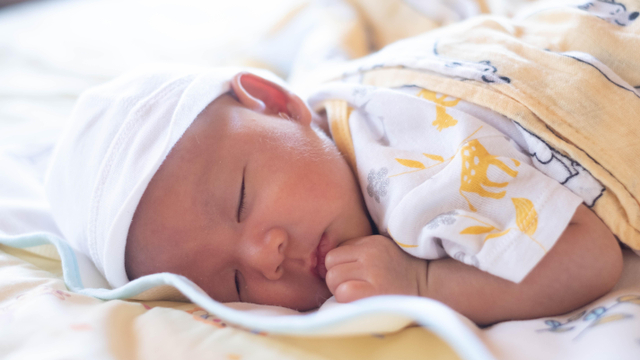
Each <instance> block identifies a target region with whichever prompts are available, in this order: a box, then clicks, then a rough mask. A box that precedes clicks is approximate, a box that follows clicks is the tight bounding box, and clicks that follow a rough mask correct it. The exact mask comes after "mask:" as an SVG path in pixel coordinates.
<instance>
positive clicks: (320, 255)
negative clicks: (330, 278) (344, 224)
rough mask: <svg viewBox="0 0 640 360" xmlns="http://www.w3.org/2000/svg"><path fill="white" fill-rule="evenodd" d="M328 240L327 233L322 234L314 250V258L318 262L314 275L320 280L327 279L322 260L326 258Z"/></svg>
mask: <svg viewBox="0 0 640 360" xmlns="http://www.w3.org/2000/svg"><path fill="white" fill-rule="evenodd" d="M330 246H331V245H330V244H329V239H328V238H327V233H323V234H322V237H321V238H320V242H319V243H318V247H317V248H316V256H317V259H318V261H317V262H316V273H317V274H318V276H319V277H320V278H322V279H324V278H326V277H327V267H326V266H325V264H324V259H325V258H326V257H327V253H328V252H329V250H330Z"/></svg>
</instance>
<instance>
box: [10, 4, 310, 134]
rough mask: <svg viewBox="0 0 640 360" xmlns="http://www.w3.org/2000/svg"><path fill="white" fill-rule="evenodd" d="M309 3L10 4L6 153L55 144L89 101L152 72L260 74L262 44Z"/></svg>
mask: <svg viewBox="0 0 640 360" xmlns="http://www.w3.org/2000/svg"><path fill="white" fill-rule="evenodd" d="M304 3H305V1H303V0H270V1H260V0H233V1H219V0H213V1H202V0H179V1H178V0H31V1H18V0H0V5H2V6H1V7H0V144H3V145H8V143H9V142H14V141H15V140H16V139H15V136H16V134H20V133H21V132H22V131H20V130H21V129H24V128H30V129H36V128H39V129H41V130H42V131H43V132H44V134H43V136H46V135H45V134H50V135H51V136H55V134H56V133H57V132H58V130H59V129H60V128H61V127H62V126H63V125H64V122H65V119H66V118H68V116H69V114H70V112H71V109H72V106H73V103H74V101H75V100H76V98H77V96H78V95H79V94H80V92H82V91H83V90H84V89H86V88H87V87H90V86H93V85H97V84H100V83H102V82H104V81H107V80H109V79H111V78H113V77H115V76H117V75H119V74H121V73H123V72H125V71H128V70H130V69H132V68H135V67H137V66H140V65H142V64H145V63H149V62H184V63H191V64H200V65H212V66H213V65H226V64H236V65H238V64H247V65H260V64H258V63H257V62H258V61H257V60H255V58H256V56H254V55H252V54H255V52H256V49H257V48H256V46H255V45H256V43H257V42H259V40H260V39H261V38H262V37H264V36H265V35H267V34H268V32H269V31H270V30H271V29H274V28H277V23H278V22H279V21H282V20H283V19H284V18H285V17H286V16H285V15H287V14H289V13H291V12H292V11H293V12H295V10H296V9H297V8H300V7H301V6H303V5H304ZM258 50H259V49H258ZM250 59H254V60H250ZM280 75H285V74H282V73H281V74H280ZM31 140H33V139H31Z"/></svg>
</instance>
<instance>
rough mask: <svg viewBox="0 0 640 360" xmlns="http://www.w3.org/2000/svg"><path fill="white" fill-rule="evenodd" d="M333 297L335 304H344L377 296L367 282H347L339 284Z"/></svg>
mask: <svg viewBox="0 0 640 360" xmlns="http://www.w3.org/2000/svg"><path fill="white" fill-rule="evenodd" d="M333 295H335V297H336V301H337V302H339V303H346V302H352V301H356V300H359V299H362V298H366V297H370V296H374V295H378V294H377V293H376V291H375V288H374V287H373V285H371V284H370V283H369V282H367V281H364V280H349V281H347V282H343V283H342V284H340V285H339V286H338V288H337V289H336V291H335V292H334V293H333Z"/></svg>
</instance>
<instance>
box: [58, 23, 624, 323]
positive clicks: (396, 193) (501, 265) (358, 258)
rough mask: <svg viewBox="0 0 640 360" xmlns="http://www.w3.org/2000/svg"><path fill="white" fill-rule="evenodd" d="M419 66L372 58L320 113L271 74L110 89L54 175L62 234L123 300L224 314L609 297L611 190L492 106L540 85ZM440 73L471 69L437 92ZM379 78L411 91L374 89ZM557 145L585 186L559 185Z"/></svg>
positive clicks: (185, 77)
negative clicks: (327, 304)
mask: <svg viewBox="0 0 640 360" xmlns="http://www.w3.org/2000/svg"><path fill="white" fill-rule="evenodd" d="M485 36H486V34H485ZM436 40H437V39H435V40H434V39H426V40H425V39H417V40H410V41H417V42H420V41H422V42H423V43H421V44H422V45H424V43H425V42H428V43H430V44H431V46H432V47H433V46H438V44H439V43H438V41H436ZM403 44H404V45H403ZM415 44H416V43H413V44H412V43H411V42H409V43H407V42H404V43H399V44H396V45H394V46H395V48H392V50H393V51H392V52H391V53H392V55H393V54H395V55H394V56H397V54H403V52H402V50H405V49H411V48H415V46H413V45H415ZM434 44H435V45H434ZM440 44H442V42H440ZM402 46H405V48H403V47H402ZM440 46H442V45H440ZM398 50H400V51H398ZM489 50H491V48H489ZM540 51H541V52H542V53H548V52H549V51H548V50H545V49H544V48H542V49H541V50H540ZM409 52H410V51H409ZM497 53H500V54H503V52H500V51H498V52H497ZM381 54H383V57H384V54H385V53H384V51H383V52H382V53H381ZM387 54H389V52H387ZM418 54H419V52H418ZM575 56H578V55H575ZM396 58H397V57H396ZM371 59H373V60H375V61H377V60H379V59H381V58H380V57H378V58H375V57H373V58H371ZM371 59H369V60H366V61H371ZM405 60H406V64H405V65H404V66H405V67H404V68H402V69H400V70H399V69H398V67H397V65H398V62H397V61H396V62H395V63H391V62H390V63H389V64H390V65H389V70H390V71H393V72H392V73H389V74H387V73H379V72H380V71H381V69H383V68H384V67H385V66H386V65H384V64H383V66H380V64H381V63H379V62H376V63H375V64H373V65H372V66H370V67H369V68H367V66H362V65H363V63H359V64H356V65H357V66H354V68H357V71H354V72H352V73H344V74H346V75H345V76H343V77H342V78H341V82H338V83H336V82H333V83H329V84H328V85H323V86H321V87H318V88H317V89H315V90H314V91H313V94H312V96H311V97H310V98H309V102H310V103H311V105H312V108H313V109H314V110H315V111H312V110H311V109H310V108H309V107H308V105H307V103H306V102H305V101H303V100H302V99H301V98H300V97H298V96H296V95H295V94H294V93H293V92H291V91H290V90H289V89H288V87H287V86H286V85H284V84H283V83H282V82H281V81H280V80H278V79H277V78H275V76H273V75H271V74H269V73H266V72H264V71H259V70H251V69H235V68H218V69H200V68H197V69H194V68H176V67H160V68H152V69H147V70H144V71H139V72H134V73H131V74H128V75H124V76H122V77H120V78H118V79H116V80H114V81H112V82H109V83H107V84H105V85H103V86H100V87H97V88H94V89H91V90H89V91H87V92H86V93H85V94H83V95H82V96H81V98H80V99H79V101H78V103H77V105H76V107H75V110H74V113H73V115H72V119H71V122H70V126H69V128H68V129H67V131H66V132H65V134H64V135H63V137H62V139H61V141H60V142H59V145H58V147H57V149H56V152H55V155H54V158H53V160H52V166H51V170H50V173H49V175H48V180H47V194H48V198H49V199H50V202H51V205H52V209H53V213H54V216H55V217H56V221H57V223H58V225H59V226H60V228H61V230H62V232H63V234H64V235H65V237H66V239H67V240H68V241H69V242H70V243H71V244H72V246H74V247H75V248H77V249H78V250H80V251H82V252H84V253H86V254H87V255H88V256H89V257H90V258H91V259H92V261H93V262H94V263H95V265H96V267H97V268H98V269H99V270H100V271H101V272H102V274H103V275H104V276H105V278H106V279H107V281H108V282H109V283H110V284H111V285H112V286H114V287H118V286H122V285H124V284H126V283H127V282H128V281H130V280H133V279H136V278H140V277H143V276H145V275H149V274H154V273H159V272H171V273H176V274H180V275H184V276H186V277H187V278H189V279H191V280H192V281H194V282H195V283H196V284H197V285H199V286H200V287H201V288H202V289H203V290H204V291H205V292H206V293H207V294H208V295H210V296H211V297H212V298H213V299H215V300H218V301H221V302H235V301H241V302H250V303H256V304H266V305H278V306H284V307H288V308H292V309H296V310H300V311H305V310H310V309H314V308H317V307H319V306H320V305H321V304H322V303H323V302H324V301H325V300H327V299H328V298H329V297H331V296H332V295H333V296H335V298H336V300H337V301H338V302H351V301H355V300H358V299H361V298H364V297H370V296H375V295H383V294H404V295H414V296H424V297H429V298H432V299H435V300H439V301H441V302H443V303H445V304H447V305H449V306H450V307H452V308H453V309H455V310H457V311H458V312H460V313H461V314H463V315H465V316H467V317H469V318H470V319H471V320H473V321H474V322H476V323H478V324H491V323H495V322H497V321H503V320H508V319H526V318H534V317H541V316H550V315H556V314H561V313H565V312H567V311H570V310H572V309H575V308H577V307H579V306H582V305H584V304H586V303H589V302H591V301H593V300H594V299H596V298H597V297H599V296H601V295H603V294H604V293H606V292H607V291H609V290H610V289H611V288H612V287H613V285H614V284H615V283H616V281H617V280H618V278H619V276H620V273H621V268H622V257H621V251H620V246H619V244H618V242H617V240H616V237H615V236H614V234H613V233H612V230H610V228H611V225H609V224H607V225H605V223H604V222H603V221H602V220H601V219H600V217H602V216H601V215H600V214H598V215H596V213H595V212H594V211H592V210H591V209H590V208H589V207H593V206H594V204H595V202H596V201H598V198H599V196H600V195H602V192H603V191H604V190H605V188H604V187H603V185H602V184H601V180H600V179H598V178H595V177H594V176H592V175H591V173H589V172H588V171H586V170H585V169H584V167H586V166H587V165H585V164H582V165H580V164H579V163H577V161H576V160H575V159H571V158H569V157H568V156H566V155H562V154H560V153H559V152H558V151H557V150H556V149H554V148H551V147H549V144H548V142H544V141H542V139H543V137H542V136H541V135H539V134H538V133H536V132H535V131H534V130H535V127H531V128H529V127H527V126H526V122H525V121H524V120H522V121H520V122H517V121H515V120H514V118H515V115H514V116H513V117H506V116H505V114H506V113H508V111H501V110H500V107H499V106H498V107H496V108H491V106H489V105H488V103H486V102H483V96H489V97H490V98H491V96H492V95H490V92H491V91H492V90H493V89H498V90H500V91H505V90H504V89H505V87H514V88H516V89H517V88H518V86H521V85H520V84H519V80H518V79H517V74H515V73H514V74H511V73H508V72H504V71H505V70H504V68H501V69H500V71H498V69H497V68H496V67H495V64H496V63H497V62H499V61H497V60H493V61H489V60H483V61H484V62H479V61H478V62H475V63H473V62H472V61H467V62H466V63H465V62H464V61H453V60H451V58H448V57H441V58H440V55H439V54H438V56H434V55H433V53H431V54H427V55H424V57H419V58H418V60H416V57H415V56H413V57H407V58H406V59H405ZM421 60H425V61H424V62H423V63H420V61H421ZM427 60H428V61H427ZM375 61H374V62H375ZM412 61H413V63H412ZM447 63H448V64H449V66H448V68H449V69H452V70H449V69H447V66H445V65H443V64H447ZM364 64H365V65H366V63H364ZM407 64H409V65H411V64H413V65H415V67H416V68H418V69H419V70H420V71H417V72H415V73H412V72H410V70H409V67H410V66H409V65H407ZM416 64H417V65H416ZM425 64H426V65H425ZM465 64H468V65H469V66H467V67H465ZM482 65H484V67H486V68H489V67H490V66H491V67H492V68H491V69H489V70H490V71H486V70H484V68H482ZM429 66H431V68H430V69H431V71H435V70H442V69H445V70H446V71H451V73H444V72H442V71H444V70H442V71H441V75H440V78H438V79H437V80H438V81H437V82H433V81H431V80H433V78H426V80H424V79H423V78H424V76H425V75H424V74H425V71H424V70H425V67H427V68H428V67H429ZM603 66H604V65H603ZM505 68H506V67H505ZM434 69H435V70H434ZM474 69H476V70H477V71H476V73H478V74H481V73H484V75H483V76H484V79H486V80H487V81H484V80H483V78H482V76H478V77H477V78H473V76H472V75H473V74H474V72H473V71H474ZM478 69H479V70H478ZM588 69H591V67H588ZM456 71H457V72H456ZM376 72H378V73H377V74H382V75H383V78H384V77H385V76H386V79H389V78H390V77H391V78H393V80H392V81H389V82H388V83H384V82H383V81H378V82H376V81H372V82H367V77H368V76H369V77H370V76H371V75H376ZM498 72H500V74H499V75H500V76H501V77H500V76H498V75H496V74H497V73H498ZM492 74H493V75H492ZM465 76H466V78H465ZM490 76H494V78H495V79H493V78H490ZM585 76H591V75H589V74H587V75H585ZM434 78H437V77H434ZM420 79H423V80H424V81H420ZM492 79H493V81H489V80H492ZM505 79H507V80H508V81H507V80H505ZM525 80H526V79H524V78H523V79H522V80H521V82H522V84H525V85H523V88H524V86H526V81H525ZM430 81H431V82H430ZM474 81H475V82H476V83H477V82H480V83H482V82H483V81H484V83H482V85H481V86H478V85H474ZM430 84H436V85H433V86H431V85H430ZM438 84H444V85H447V84H448V85H451V89H453V90H452V91H451V92H447V94H448V95H452V94H459V95H458V97H456V98H454V97H450V96H447V95H445V93H442V92H440V91H439V90H440V89H443V86H444V85H438ZM456 84H462V85H460V86H459V87H456V86H458V85H456ZM487 84H490V85H487ZM464 86H470V88H464ZM473 86H476V88H477V89H476V90H473V89H474V88H473ZM469 89H471V90H469ZM474 91H475V92H474ZM478 94H480V95H478ZM578 95H580V94H578ZM578 95H576V94H575V93H572V94H571V96H578ZM587 95H588V94H587ZM585 96H586V95H585ZM463 97H464V99H463ZM495 98H496V99H498V97H497V95H495ZM474 99H475V100H477V101H475V102H474V101H472V100H474ZM498 100H499V99H498ZM496 103H500V102H499V101H496ZM513 108H514V107H511V108H510V109H513ZM522 114H524V110H522ZM521 116H523V117H526V116H525V115H521ZM522 123H525V125H523V124H522ZM575 126H576V127H580V126H581V125H580V124H575ZM532 128H534V129H533V130H532ZM540 146H546V147H544V149H546V151H548V152H551V153H553V154H556V153H557V154H556V156H555V159H556V160H558V161H560V162H561V163H562V164H564V162H563V161H567V162H568V163H569V164H572V165H573V166H574V167H575V168H577V169H582V170H583V171H582V173H581V174H580V176H577V175H576V176H574V178H575V179H574V180H573V181H568V180H569V179H567V181H561V180H560V179H558V178H556V177H557V176H556V175H557V171H556V172H554V171H555V170H553V169H546V168H545V167H544V166H542V165H540V164H538V162H539V160H540V156H541V155H540V154H541V150H539V151H538V152H536V151H532V150H535V149H542V148H536V147H540ZM553 151H555V152H556V153H554V152H553ZM536 156H537V157H536ZM567 159H568V160H567ZM547 163H549V162H547ZM543 165H544V164H543ZM583 166H584V167H583ZM594 189H596V190H597V191H599V195H598V196H597V197H595V196H593V192H594V191H595V190H594ZM585 202H586V205H589V207H587V206H586V205H585ZM616 235H618V234H616ZM621 240H622V241H625V239H621Z"/></svg>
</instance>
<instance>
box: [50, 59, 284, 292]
mask: <svg viewBox="0 0 640 360" xmlns="http://www.w3.org/2000/svg"><path fill="white" fill-rule="evenodd" d="M239 72H253V73H255V74H256V75H259V76H261V77H266V78H268V79H269V80H271V81H275V82H277V83H278V84H279V85H281V86H283V84H282V82H281V81H279V80H278V79H277V77H275V76H274V75H272V74H270V73H267V72H265V71H260V70H252V69H242V68H193V67H175V66H172V67H166V66H165V67H154V68H150V69H146V70H144V71H136V72H133V73H129V74H126V75H123V76H121V77H119V78H117V79H115V80H113V81H111V82H108V83H106V84H104V85H102V86H98V87H96V88H93V89H90V90H88V91H86V92H85V93H83V94H82V95H81V96H80V98H79V99H78V102H77V103H76V105H75V108H74V110H73V113H72V115H71V120H70V124H69V125H68V128H67V129H66V131H65V132H64V134H62V136H61V138H60V139H59V141H58V144H57V147H56V149H55V151H54V155H53V158H52V160H51V165H50V168H49V172H48V175H47V179H46V184H45V187H46V195H47V198H48V200H49V202H50V205H51V211H52V213H53V216H54V218H55V220H56V223H57V224H58V226H59V227H60V230H61V231H62V233H63V234H64V237H65V240H66V241H67V242H69V244H70V245H71V246H72V247H73V248H75V249H76V250H77V251H80V252H81V253H84V254H86V255H87V256H88V257H89V258H90V259H91V260H92V261H93V263H94V264H95V266H96V268H97V269H98V270H99V271H100V272H101V273H102V275H103V276H104V277H105V278H106V280H107V281H108V282H109V284H110V285H111V286H112V287H119V286H122V285H124V284H126V283H127V282H129V279H128V278H127V274H126V271H125V266H124V251H125V245H126V240H127V234H128V232H129V226H130V224H131V219H132V218H133V214H134V212H135V210H136V207H137V206H138V203H139V201H140V199H141V197H142V195H143V193H144V191H145V189H146V188H147V185H148V184H149V181H150V180H151V178H152V177H153V175H154V174H155V173H156V171H157V170H158V168H159V167H160V165H161V164H162V162H163V161H164V159H165V158H166V156H167V154H168V153H169V151H170V150H171V149H172V148H173V146H174V145H175V144H176V142H177V141H178V140H179V139H180V137H181V136H182V135H183V134H184V132H185V131H186V130H187V128H188V127H189V126H190V125H191V123H192V122H193V120H195V118H196V117H197V116H198V114H199V113H200V112H201V111H202V110H204V108H205V107H206V106H207V105H208V104H209V103H211V102H212V101H213V100H215V99H216V98H217V97H219V96H220V95H222V94H224V93H226V92H228V91H229V89H230V80H231V79H232V78H233V76H234V75H236V74H237V73H239ZM283 87H284V86H283Z"/></svg>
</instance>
